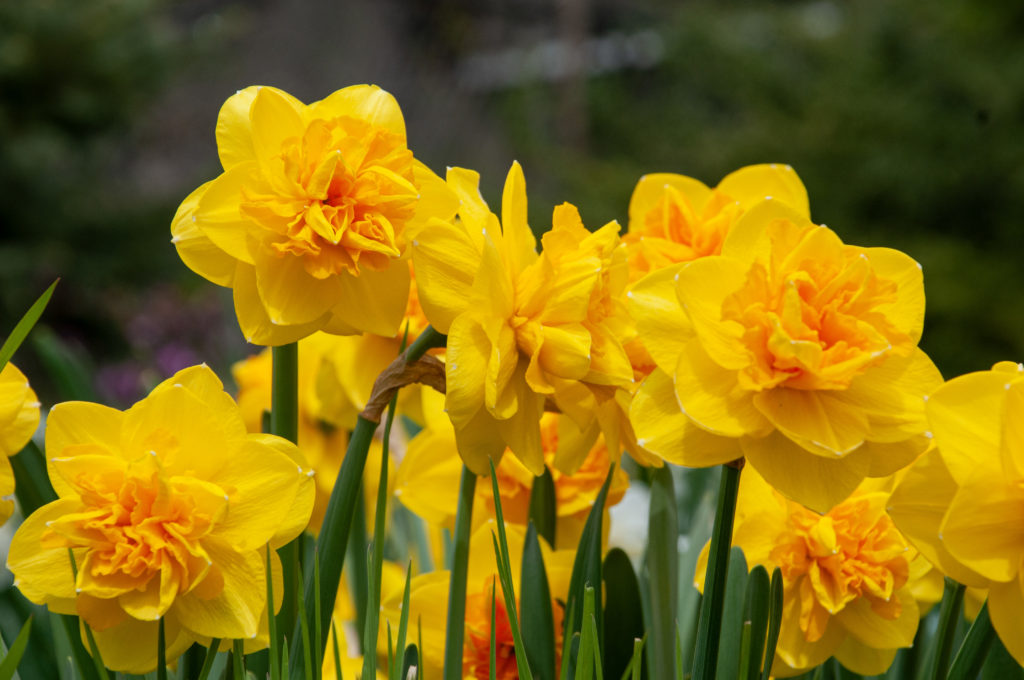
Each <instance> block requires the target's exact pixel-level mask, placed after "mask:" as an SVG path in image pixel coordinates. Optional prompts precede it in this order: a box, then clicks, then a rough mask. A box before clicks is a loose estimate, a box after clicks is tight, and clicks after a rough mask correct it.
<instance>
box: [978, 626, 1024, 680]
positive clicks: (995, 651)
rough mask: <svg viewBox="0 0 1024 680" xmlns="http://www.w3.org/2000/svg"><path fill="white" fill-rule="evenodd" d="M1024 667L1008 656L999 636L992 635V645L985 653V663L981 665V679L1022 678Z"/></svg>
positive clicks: (1016, 679) (1007, 679) (1010, 679)
mask: <svg viewBox="0 0 1024 680" xmlns="http://www.w3.org/2000/svg"><path fill="white" fill-rule="evenodd" d="M1022 678H1024V668H1022V667H1021V665H1020V664H1019V663H1017V660H1016V659H1014V658H1013V657H1012V656H1010V653H1009V652H1008V651H1006V647H1005V646H1004V645H1003V641H1002V640H1000V639H999V636H998V635H996V636H994V639H993V640H992V646H991V647H990V648H989V651H988V654H987V655H985V665H984V666H982V667H981V676H980V679H981V680H1022Z"/></svg>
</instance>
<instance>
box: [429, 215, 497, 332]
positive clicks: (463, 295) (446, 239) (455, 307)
mask: <svg viewBox="0 0 1024 680" xmlns="http://www.w3.org/2000/svg"><path fill="white" fill-rule="evenodd" d="M482 245H483V240H482V238H481V239H480V240H479V241H477V240H476V239H474V238H472V237H471V236H470V234H469V232H468V231H467V230H466V229H465V228H463V226H462V225H461V224H450V223H445V222H441V221H437V220H435V221H431V222H430V224H429V225H427V226H426V227H425V228H424V229H423V230H422V231H420V232H419V234H418V235H417V237H416V239H415V240H414V241H413V242H412V261H413V267H414V268H415V271H416V286H417V290H418V291H419V300H420V305H422V307H423V313H424V314H425V315H426V317H427V320H428V321H430V324H431V325H432V326H433V327H434V328H435V329H437V331H438V332H439V333H447V332H448V328H449V327H450V326H451V323H452V321H453V320H454V319H455V317H456V316H458V315H459V314H461V313H462V312H463V311H465V310H466V309H467V308H468V306H469V301H470V299H471V298H472V292H473V280H474V278H475V277H476V273H477V270H478V269H479V268H480V259H481V252H480V248H481V247H482Z"/></svg>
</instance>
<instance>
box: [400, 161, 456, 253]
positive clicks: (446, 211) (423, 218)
mask: <svg viewBox="0 0 1024 680" xmlns="http://www.w3.org/2000/svg"><path fill="white" fill-rule="evenodd" d="M412 177H413V184H415V185H416V186H417V187H419V191H420V200H418V201H416V214H415V215H414V216H413V217H412V219H410V220H409V222H408V223H407V224H406V227H405V235H406V237H407V238H408V239H414V238H416V236H417V234H418V233H419V231H418V230H419V228H420V227H422V226H423V225H425V224H426V223H427V221H428V220H430V219H437V220H441V221H444V222H450V221H451V220H452V219H453V218H454V217H455V213H456V212H457V211H458V209H459V199H458V198H457V197H456V196H455V192H453V191H452V190H451V189H449V188H448V185H447V184H445V181H444V180H443V179H441V178H440V177H438V176H437V175H436V174H434V171H433V170H431V169H430V168H428V167H427V166H426V165H424V164H423V162H422V161H420V160H419V159H416V160H414V161H413V165H412Z"/></svg>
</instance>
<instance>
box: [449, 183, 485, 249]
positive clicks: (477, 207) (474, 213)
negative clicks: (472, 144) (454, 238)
mask: <svg viewBox="0 0 1024 680" xmlns="http://www.w3.org/2000/svg"><path fill="white" fill-rule="evenodd" d="M445 179H446V181H447V183H448V186H449V187H450V188H451V190H452V191H453V192H455V195H456V196H457V197H458V199H459V219H460V220H462V222H463V224H464V225H465V229H466V231H468V232H469V233H470V234H471V235H472V238H473V239H474V240H477V239H480V238H481V237H482V235H483V231H484V229H486V228H487V225H488V224H489V223H490V222H491V219H492V218H493V215H492V213H491V211H490V209H489V208H488V207H487V203H486V202H485V201H484V197H483V196H482V195H481V194H480V173H478V172H476V171H475V170H467V169H466V168H448V174H447V175H446V177H445Z"/></svg>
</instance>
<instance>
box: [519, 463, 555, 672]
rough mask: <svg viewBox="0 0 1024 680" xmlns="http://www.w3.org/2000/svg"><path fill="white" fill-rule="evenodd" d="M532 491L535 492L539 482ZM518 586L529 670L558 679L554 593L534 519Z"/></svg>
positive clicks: (529, 530) (524, 549)
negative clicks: (556, 673)
mask: <svg viewBox="0 0 1024 680" xmlns="http://www.w3.org/2000/svg"><path fill="white" fill-rule="evenodd" d="M537 479H540V477H538V478H537ZM533 488H534V493H536V491H537V483H536V481H535V482H534V485H533ZM531 506H532V502H531ZM519 583H521V584H522V588H523V592H522V594H521V595H520V597H519V603H520V604H519V607H520V609H521V610H522V614H523V644H524V645H525V646H526V658H527V659H529V661H530V669H531V670H533V671H534V672H535V673H536V675H537V678H539V679H540V680H555V671H556V670H557V669H556V668H555V621H554V615H553V612H552V610H551V590H550V588H549V587H548V575H547V570H546V569H545V568H544V556H543V555H542V554H541V550H540V540H539V539H538V538H537V529H536V527H535V526H534V524H533V521H532V520H531V521H530V524H529V526H528V527H527V529H526V540H525V542H524V543H523V565H522V571H521V573H520V579H519Z"/></svg>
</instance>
